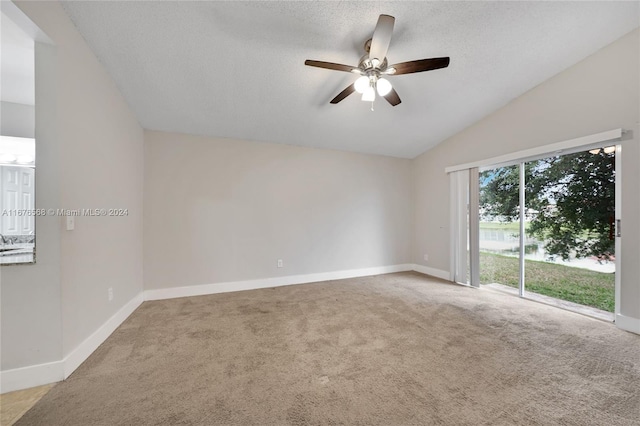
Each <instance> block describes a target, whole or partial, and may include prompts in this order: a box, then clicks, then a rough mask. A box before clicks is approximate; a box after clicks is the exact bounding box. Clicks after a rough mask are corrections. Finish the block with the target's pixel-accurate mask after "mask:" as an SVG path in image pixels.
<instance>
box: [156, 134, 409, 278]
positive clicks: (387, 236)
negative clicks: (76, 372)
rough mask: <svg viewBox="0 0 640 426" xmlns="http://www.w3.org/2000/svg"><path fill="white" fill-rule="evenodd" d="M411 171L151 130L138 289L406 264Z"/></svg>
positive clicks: (365, 159) (370, 158)
mask: <svg viewBox="0 0 640 426" xmlns="http://www.w3.org/2000/svg"><path fill="white" fill-rule="evenodd" d="M410 165H411V161H410V160H406V159H397V158H391V157H382V156H375V155H364V154H354V153H347V152H339V151H330V150H318V149H312V148H302V147H294V146H289V145H280V144H266V143H256V142H248V141H242V140H229V139H216V138H206V137H197V136H188V135H182V134H169V133H161V132H149V131H147V132H145V212H144V280H145V290H148V289H162V288H168V287H179V286H189V285H199V284H212V283H220V282H229V281H239V280H249V279H263V278H269V277H277V276H285V275H298V274H310V273H316V272H331V271H341V270H350V269H358V268H367V267H377V266H387V265H396V264H406V263H409V262H410V259H411V214H412V207H411V168H410ZM277 259H283V260H284V267H283V268H277V267H276V266H277Z"/></svg>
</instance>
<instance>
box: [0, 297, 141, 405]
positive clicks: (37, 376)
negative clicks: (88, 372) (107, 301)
mask: <svg viewBox="0 0 640 426" xmlns="http://www.w3.org/2000/svg"><path fill="white" fill-rule="evenodd" d="M141 303H142V293H140V294H138V295H137V296H135V297H134V298H133V299H131V300H130V301H129V302H127V304H126V305H124V306H123V307H122V308H120V310H118V312H116V313H115V314H114V315H113V316H112V317H111V318H109V319H108V320H107V321H106V322H105V323H104V324H103V325H102V326H101V327H100V328H98V329H97V330H96V331H95V332H94V333H93V334H92V335H91V336H89V337H87V338H86V339H85V340H84V341H83V342H82V343H80V345H78V347H76V348H75V349H74V350H73V351H71V353H69V354H68V355H67V356H66V357H64V359H62V360H60V361H54V362H49V363H46V364H38V365H30V366H27V367H22V368H16V369H13V370H5V371H1V372H0V393H6V392H12V391H16V390H21V389H27V388H32V387H34V386H41V385H46V384H49V383H55V382H59V381H61V380H64V379H66V378H67V377H69V375H70V374H71V373H73V372H74V371H75V369H76V368H78V367H79V366H80V364H82V363H83V362H84V361H85V360H86V359H87V358H89V355H91V354H92V353H93V351H95V350H96V349H97V348H98V346H100V345H101V344H102V342H104V341H105V340H107V338H108V337H109V336H110V335H111V333H113V332H114V331H115V329H116V328H118V326H119V325H120V324H122V323H123V322H124V320H126V319H127V318H128V317H129V315H131V314H132V313H133V311H135V310H136V308H137V307H138V306H140V304H141Z"/></svg>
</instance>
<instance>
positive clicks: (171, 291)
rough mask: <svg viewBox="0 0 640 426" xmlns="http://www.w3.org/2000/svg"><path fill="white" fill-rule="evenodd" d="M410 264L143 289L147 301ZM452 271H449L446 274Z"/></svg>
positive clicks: (403, 267) (386, 271) (317, 279)
mask: <svg viewBox="0 0 640 426" xmlns="http://www.w3.org/2000/svg"><path fill="white" fill-rule="evenodd" d="M413 266H414V265H411V264H402V265H391V266H379V267H375V268H364V269H351V270H346V271H334V272H320V273H316V274H306V275H288V276H283V277H274V278H263V279H256V280H247V281H230V282H221V283H213V284H201V285H192V286H184V287H171V288H160V289H153V290H145V291H144V300H163V299H174V298H177V297H190V296H202V295H206V294H217V293H228V292H232V291H244V290H255V289H259V288H271V287H281V286H285V285H294V284H306V283H313V282H320V281H331V280H342V279H346V278H355V277H367V276H371V275H380V274H390V273H393V272H405V271H411V270H413ZM448 275H449V273H448V272H447V277H448Z"/></svg>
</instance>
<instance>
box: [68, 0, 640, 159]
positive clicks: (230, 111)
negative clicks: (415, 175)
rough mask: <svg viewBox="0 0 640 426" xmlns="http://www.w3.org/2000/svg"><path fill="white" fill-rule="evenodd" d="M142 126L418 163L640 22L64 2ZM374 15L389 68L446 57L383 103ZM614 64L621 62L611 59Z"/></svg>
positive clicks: (416, 9)
mask: <svg viewBox="0 0 640 426" xmlns="http://www.w3.org/2000/svg"><path fill="white" fill-rule="evenodd" d="M64 7H65V10H66V11H67V13H68V14H69V16H70V18H71V19H72V21H73V22H74V23H75V25H76V26H77V28H78V29H79V31H80V33H81V34H82V35H83V37H84V38H85V39H86V40H87V42H88V44H89V45H90V47H91V48H92V50H93V51H94V52H95V54H96V56H97V57H98V59H99V60H100V61H101V62H102V63H103V64H104V66H105V67H106V69H107V70H108V71H109V73H110V74H111V75H112V76H113V78H114V80H115V82H116V84H117V85H118V86H119V88H120V89H121V91H122V93H123V94H124V96H125V98H126V99H127V101H128V103H129V104H130V105H131V108H132V109H133V111H134V112H135V114H136V115H137V117H138V119H139V121H140V123H141V125H142V126H143V127H145V128H147V129H153V130H163V131H175V132H183V133H191V134H200V135H209V136H216V137H228V138H239V139H246V140H254V141H264V142H277V143H285V144H292V145H303V146H310V147H318V148H329V149H338V150H347V151H357V152H365V153H374V154H384V155H391V156H397V157H406V158H413V157H415V156H416V155H419V154H420V153H422V152H424V151H426V150H427V149H429V148H431V147H433V146H435V145H436V144H438V143H440V142H442V141H443V140H445V139H446V138H448V137H450V136H452V135H454V134H455V133H457V132H459V131H460V130H462V129H464V128H465V127H467V126H469V125H471V124H473V123H474V122H475V121H477V120H479V119H481V118H483V117H484V116H486V115H488V114H490V113H491V112H493V111H495V110H497V109H498V108H500V107H502V106H503V105H505V104H506V103H508V102H509V101H510V100H512V99H514V98H516V97H518V96H520V95H521V94H523V93H524V92H526V91H528V90H530V89H531V88H533V87H535V86H536V85H538V84H540V83H541V82H543V81H544V80H546V79H548V78H550V77H552V76H553V75H555V74H557V73H559V72H561V71H562V70H564V69H566V68H568V67H570V66H571V65H573V64H575V63H577V62H579V61H580V60H582V59H584V58H585V57H587V56H589V55H591V54H593V53H594V52H596V51H597V50H599V49H601V48H603V47H604V46H606V45H607V44H609V43H611V42H613V41H615V40H616V39H618V38H619V37H621V36H622V35H624V34H626V33H628V32H629V31H631V30H633V29H634V28H636V27H638V25H639V9H638V2H619V3H618V2H385V3H371V2H262V1H261V2H160V1H155V2H142V1H137V2H111V1H107V2H99V1H91V2H89V1H86V2H64ZM380 14H389V15H393V16H394V17H395V18H396V23H395V29H394V34H393V39H392V41H391V46H390V48H389V52H388V55H387V57H388V59H389V62H390V63H397V62H404V61H408V60H414V59H422V58H430V57H440V56H449V57H451V65H450V66H449V67H448V68H445V69H441V70H436V71H430V72H425V73H418V74H409V75H402V76H395V77H391V78H390V81H391V82H392V84H393V85H394V88H395V89H396V90H397V91H398V93H399V95H400V97H401V98H402V103H401V104H400V105H398V106H397V107H391V106H390V105H389V104H387V103H386V102H385V101H384V99H382V100H378V101H376V102H375V104H374V105H375V108H374V109H375V110H374V111H371V110H370V109H371V105H370V104H369V103H366V102H362V101H361V100H360V99H359V97H358V96H356V95H355V94H354V95H352V96H350V97H348V98H347V99H345V100H344V101H342V102H341V103H339V104H337V105H330V104H329V100H331V99H332V98H333V97H334V96H335V95H336V94H337V93H338V92H340V91H341V90H342V89H344V88H345V87H346V86H348V85H349V84H351V83H352V82H353V81H354V80H355V79H356V78H357V76H356V75H354V74H350V73H344V72H337V71H329V70H323V69H318V68H311V67H306V66H304V61H305V59H317V60H323V61H330V62H337V63H343V64H347V65H357V64H358V60H359V58H360V56H362V55H363V54H364V51H363V44H364V42H365V41H366V40H367V39H368V38H370V37H371V35H372V33H373V30H374V28H375V25H376V21H377V18H378V16H379V15H380ZM612 66H615V64H612Z"/></svg>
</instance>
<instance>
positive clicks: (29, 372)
mask: <svg viewBox="0 0 640 426" xmlns="http://www.w3.org/2000/svg"><path fill="white" fill-rule="evenodd" d="M63 376H64V373H63V368H62V361H54V362H47V363H45V364H37V365H29V366H27V367H21V368H14V369H13V370H5V371H0V393H7V392H13V391H17V390H21V389H27V388H32V387H35V386H42V385H46V384H49V383H55V382H59V381H61V380H62V379H63V378H64V377H63Z"/></svg>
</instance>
